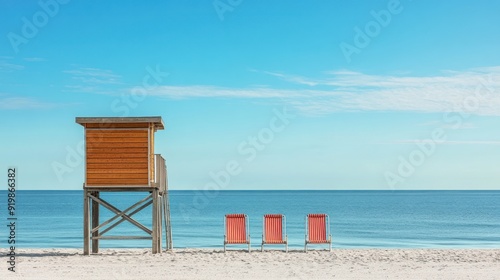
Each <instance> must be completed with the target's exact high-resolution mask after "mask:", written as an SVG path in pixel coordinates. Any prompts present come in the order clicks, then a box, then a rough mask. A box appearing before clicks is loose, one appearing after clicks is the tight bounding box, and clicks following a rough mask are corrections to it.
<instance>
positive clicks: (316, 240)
mask: <svg viewBox="0 0 500 280" xmlns="http://www.w3.org/2000/svg"><path fill="white" fill-rule="evenodd" d="M323 243H328V244H330V252H331V251H332V235H331V234H330V218H329V217H328V215H327V214H309V215H307V216H306V244H305V248H304V250H305V251H306V252H307V244H323Z"/></svg>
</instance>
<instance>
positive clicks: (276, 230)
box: [264, 214, 283, 242]
mask: <svg viewBox="0 0 500 280" xmlns="http://www.w3.org/2000/svg"><path fill="white" fill-rule="evenodd" d="M264 240H265V241H266V242H272V241H283V215H281V214H267V215H264Z"/></svg>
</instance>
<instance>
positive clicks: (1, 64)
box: [0, 60, 24, 72]
mask: <svg viewBox="0 0 500 280" xmlns="http://www.w3.org/2000/svg"><path fill="white" fill-rule="evenodd" d="M23 69H24V65H20V64H14V63H9V62H7V61H5V60H0V72H14V71H19V70H23Z"/></svg>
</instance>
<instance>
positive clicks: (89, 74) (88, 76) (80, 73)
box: [64, 68, 121, 85]
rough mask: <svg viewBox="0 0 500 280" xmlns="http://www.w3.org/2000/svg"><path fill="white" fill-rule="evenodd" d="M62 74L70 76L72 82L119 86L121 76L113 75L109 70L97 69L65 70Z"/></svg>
mask: <svg viewBox="0 0 500 280" xmlns="http://www.w3.org/2000/svg"><path fill="white" fill-rule="evenodd" d="M64 73H67V74H70V75H71V76H72V79H73V80H76V81H79V82H83V83H86V84H111V85H116V84H121V81H120V80H121V76H120V75H117V74H114V73H113V71H111V70H105V69H98V68H78V69H73V70H66V71H64Z"/></svg>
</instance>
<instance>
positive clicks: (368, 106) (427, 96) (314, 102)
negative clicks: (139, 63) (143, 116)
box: [149, 66, 500, 116]
mask: <svg viewBox="0 0 500 280" xmlns="http://www.w3.org/2000/svg"><path fill="white" fill-rule="evenodd" d="M262 73H265V74H268V75H272V76H274V77H279V78H280V79H283V80H285V81H288V82H290V83H292V84H294V85H295V88H294V89H277V88H269V87H250V88H226V87H215V86H203V85H196V86H158V87H155V88H152V89H150V90H149V94H150V95H153V96H161V97H166V98H202V97H205V98H210V97H224V98H259V99H280V100H281V101H282V102H285V103H287V104H290V105H292V106H294V107H295V108H297V109H299V110H301V111H303V112H305V113H310V114H311V113H312V114H328V113H332V112H339V111H340V112H342V111H344V112H345V111H413V112H467V113H471V114H479V115H495V116H500V109H499V108H500V66H496V67H487V68H476V69H470V70H467V71H461V72H458V71H447V72H444V73H443V74H441V75H436V76H408V75H406V76H390V75H386V76H384V75H368V74H364V73H359V72H353V71H347V70H342V71H333V72H328V73H327V76H326V78H321V79H310V78H307V77H301V76H296V75H286V74H280V73H275V72H262Z"/></svg>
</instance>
